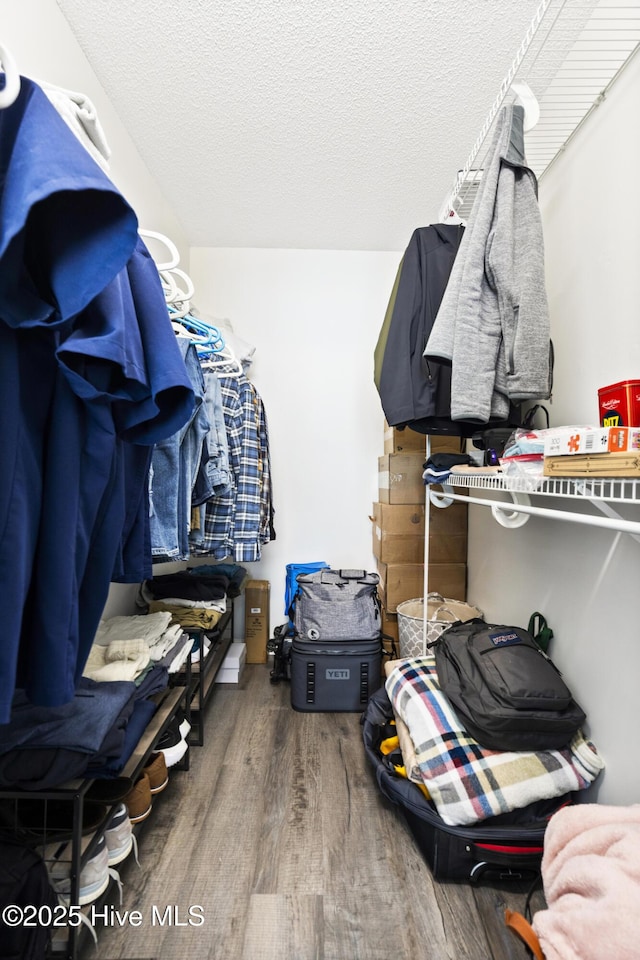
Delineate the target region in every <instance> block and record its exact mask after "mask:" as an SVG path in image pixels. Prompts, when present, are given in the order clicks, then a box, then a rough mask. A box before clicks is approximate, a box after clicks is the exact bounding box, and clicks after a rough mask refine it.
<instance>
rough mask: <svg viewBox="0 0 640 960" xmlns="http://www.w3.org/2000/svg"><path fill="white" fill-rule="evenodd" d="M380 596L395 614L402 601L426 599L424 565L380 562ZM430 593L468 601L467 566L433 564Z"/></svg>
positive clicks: (430, 576)
mask: <svg viewBox="0 0 640 960" xmlns="http://www.w3.org/2000/svg"><path fill="white" fill-rule="evenodd" d="M377 565H378V573H379V574H380V583H379V585H378V594H379V596H380V599H381V601H382V603H383V605H384V607H385V608H386V610H387V612H388V613H396V611H397V608H398V604H399V603H402V601H403V600H413V599H415V598H416V597H421V596H423V592H424V576H423V570H424V564H422V563H382V562H381V561H378V564H377ZM429 591H430V592H435V593H440V594H442V596H443V597H451V598H453V599H454V600H466V598H467V565H466V563H430V564H429Z"/></svg>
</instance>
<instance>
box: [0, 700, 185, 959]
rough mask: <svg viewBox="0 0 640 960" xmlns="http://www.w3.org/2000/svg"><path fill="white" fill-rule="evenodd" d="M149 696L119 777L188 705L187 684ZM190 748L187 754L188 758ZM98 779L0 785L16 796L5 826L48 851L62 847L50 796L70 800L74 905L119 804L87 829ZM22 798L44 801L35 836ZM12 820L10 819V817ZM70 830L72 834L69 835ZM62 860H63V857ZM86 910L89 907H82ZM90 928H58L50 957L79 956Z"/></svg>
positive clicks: (67, 857)
mask: <svg viewBox="0 0 640 960" xmlns="http://www.w3.org/2000/svg"><path fill="white" fill-rule="evenodd" d="M150 699H152V700H154V701H155V702H156V703H157V705H158V708H157V710H156V712H155V713H154V715H153V717H152V718H151V721H150V722H149V724H148V725H147V727H146V729H145V731H144V733H143V735H142V737H141V738H140V740H139V741H138V744H137V745H136V748H135V750H134V751H133V753H132V754H131V756H130V758H129V760H128V761H127V763H126V764H125V766H124V767H123V769H122V770H121V771H120V774H119V775H120V776H122V777H130V778H131V779H132V780H133V781H134V782H135V780H136V779H137V777H138V776H139V774H140V773H141V772H142V770H143V768H144V766H145V764H146V763H147V761H148V760H149V757H150V756H151V754H152V753H153V750H154V747H155V745H156V743H157V742H158V740H159V738H160V737H161V736H162V734H163V733H164V732H165V730H166V729H167V727H168V726H169V724H170V723H171V721H172V719H173V717H174V716H175V714H176V712H177V711H178V710H179V709H180V708H181V706H182V707H183V708H184V709H185V711H186V707H187V700H188V691H187V688H186V687H185V686H182V685H181V686H174V687H167V688H166V689H165V690H162V691H159V692H158V693H156V694H154V695H153V696H152V697H151V698H150ZM188 755H189V754H188V751H187V754H186V756H187V757H188ZM93 782H94V781H93V780H92V779H89V778H87V779H76V780H70V781H69V782H68V783H65V784H61V785H60V786H57V787H52V788H50V789H47V790H17V789H15V790H0V800H8V801H13V804H12V810H13V814H12V817H11V818H8V817H3V820H4V821H5V822H3V823H2V825H1V826H2V829H4V830H5V832H6V831H10V832H13V833H15V834H16V835H17V836H19V837H20V838H21V839H24V842H26V843H28V844H29V845H30V846H33V847H37V848H38V849H39V850H40V851H42V850H43V849H44V850H45V857H44V859H45V862H46V856H47V853H46V851H47V850H49V849H50V848H51V847H53V848H55V849H57V850H59V848H60V847H61V841H60V840H59V838H58V840H57V839H56V834H60V831H59V830H54V829H53V828H50V827H49V825H48V823H47V801H57V802H58V803H59V802H60V801H67V802H68V803H69V804H71V805H72V812H71V817H70V820H71V829H70V831H67V833H66V838H65V840H64V843H66V844H67V848H68V853H65V854H64V857H63V859H64V862H69V864H70V893H69V904H70V905H74V904H77V903H79V900H80V874H81V872H82V868H83V866H84V865H85V864H86V863H87V861H88V860H89V859H90V858H91V857H92V856H93V854H94V853H95V852H96V848H97V846H98V844H99V842H100V840H101V838H102V836H103V834H104V832H105V830H106V828H107V827H108V825H109V823H110V822H111V819H112V817H113V813H114V810H115V807H116V806H117V803H112V804H109V803H107V804H106V805H107V807H108V812H107V814H106V815H105V817H104V818H103V820H102V821H101V823H99V824H98V825H97V826H96V828H95V830H94V832H93V833H92V834H91V835H90V836H85V835H84V834H83V827H82V825H83V814H84V803H85V800H86V796H87V793H88V791H89V789H90V787H91V785H92V783H93ZM21 800H38V801H40V802H41V803H42V829H41V830H40V829H38V831H37V836H36V835H35V834H34V831H29V836H28V837H24V836H23V834H24V830H23V829H22V828H21V827H20V820H19V804H20V801H21ZM9 820H10V821H11V822H9ZM69 834H70V835H69ZM58 859H62V858H61V857H60V856H59V857H58ZM110 888H111V883H109V885H108V886H107V889H106V890H105V892H104V893H103V894H102V895H101V896H100V897H99V898H97V899H96V900H95V901H93V904H92V905H93V906H95V905H96V904H100V903H101V902H103V901H104V900H106V898H107V895H108V892H109V890H110ZM83 910H85V912H86V908H83ZM86 932H87V928H86V927H85V926H84V925H81V926H80V927H75V926H69V927H66V928H59V929H58V930H57V931H56V935H55V936H54V937H53V938H52V943H51V948H50V956H51V957H52V958H53V957H55V958H57V960H75V958H76V957H77V955H78V949H79V946H80V943H81V941H82V939H83V938H84V936H85V934H86Z"/></svg>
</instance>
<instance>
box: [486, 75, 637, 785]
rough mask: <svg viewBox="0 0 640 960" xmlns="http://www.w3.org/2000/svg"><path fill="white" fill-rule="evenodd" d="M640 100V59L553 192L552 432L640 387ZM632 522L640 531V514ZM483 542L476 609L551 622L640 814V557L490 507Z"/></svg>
mask: <svg viewBox="0 0 640 960" xmlns="http://www.w3.org/2000/svg"><path fill="white" fill-rule="evenodd" d="M639 93H640V57H636V59H635V62H633V63H632V64H631V65H630V66H629V67H628V68H627V70H626V71H625V72H624V73H623V74H622V75H621V76H620V78H619V79H618V80H617V82H616V83H615V84H614V86H613V88H612V89H611V91H610V93H609V94H608V96H607V98H606V100H605V101H604V102H603V103H602V104H601V106H600V107H598V108H597V110H596V111H595V112H594V114H593V115H592V116H591V117H590V118H589V120H588V121H587V122H586V123H585V125H584V126H583V127H582V129H581V130H580V131H579V132H578V133H577V134H576V136H575V137H574V139H573V140H572V142H571V143H570V144H569V146H568V147H567V149H566V151H565V152H564V154H563V155H561V156H560V157H559V159H558V160H557V161H556V162H555V163H554V164H553V166H552V167H551V168H550V169H549V171H548V172H547V174H546V175H545V176H544V177H543V178H542V181H541V185H540V203H541V209H542V214H543V222H544V230H545V246H546V271H547V289H548V294H549V300H550V309H551V319H552V336H553V340H554V344H555V350H556V364H555V386H554V395H553V403H552V405H551V406H550V412H551V416H552V424H562V423H569V424H571V423H588V422H594V423H597V419H598V406H597V391H598V387H602V386H605V385H607V384H610V383H615V382H617V381H619V380H626V379H635V378H638V377H639V376H640V323H639V321H638V313H639V310H640V269H639V268H638V264H639V263H640V235H639V233H638V217H639V214H640V204H639V202H638V191H637V188H636V185H635V184H636V169H635V168H636V166H637V156H638V150H639V148H640V128H639V127H638V124H637V123H635V122H634V121H633V118H634V117H635V116H636V115H637V103H638V96H639ZM544 505H546V506H548V505H550V504H549V501H546V502H544ZM585 509H587V508H586V507H585ZM620 512H621V513H622V514H623V515H624V516H627V517H629V518H633V519H640V514H639V511H638V509H636V508H631V507H627V508H623V509H621V510H620ZM469 533H470V545H469V595H470V597H471V598H472V599H473V601H474V602H475V603H478V604H479V606H480V607H482V608H483V610H484V611H485V614H486V616H487V617H488V618H492V619H499V620H501V621H502V622H507V623H514V624H521V625H524V626H526V624H527V621H528V618H529V614H530V613H531V612H533V611H534V610H540V611H542V612H543V613H544V614H545V615H546V616H547V619H548V620H549V622H550V624H551V626H552V628H553V629H554V632H555V639H554V640H553V642H552V643H553V645H552V647H551V653H552V656H553V658H554V661H555V662H556V663H557V664H558V666H559V667H560V669H561V670H562V671H563V673H564V675H565V678H566V679H567V681H568V682H569V685H570V686H571V687H572V689H573V692H574V695H575V696H576V698H577V699H578V700H579V702H580V703H581V704H582V706H583V708H584V709H585V710H586V712H587V715H588V718H589V725H588V729H589V731H590V733H591V736H592V738H593V741H594V743H595V744H596V746H597V747H598V750H599V751H600V753H601V754H602V756H603V758H604V760H605V762H606V764H607V769H606V771H605V773H604V776H602V777H601V779H600V782H599V785H598V788H597V790H596V791H595V792H594V793H593V796H594V797H595V796H597V797H598V799H599V800H600V801H601V802H608V803H631V802H637V801H638V798H639V797H640V767H639V766H638V764H637V763H636V757H635V749H634V744H635V731H636V725H637V710H636V704H637V702H638V693H637V685H638V677H640V642H639V641H640V630H639V628H638V615H637V603H636V600H637V594H636V590H637V589H638V575H639V573H640V543H638V542H637V541H635V540H633V539H631V538H630V537H628V536H626V535H624V534H616V533H614V532H604V531H599V530H595V529H593V528H589V527H583V526H576V525H574V524H570V523H561V522H557V521H556V522H553V521H546V520H542V519H539V518H532V519H531V520H530V521H529V522H528V523H527V524H526V525H525V526H524V527H522V528H521V529H519V530H504V529H503V528H501V527H500V526H498V525H497V524H496V523H495V522H494V521H493V520H492V518H491V516H490V513H489V511H487V510H485V509H484V508H481V507H475V508H472V509H471V510H470V522H469Z"/></svg>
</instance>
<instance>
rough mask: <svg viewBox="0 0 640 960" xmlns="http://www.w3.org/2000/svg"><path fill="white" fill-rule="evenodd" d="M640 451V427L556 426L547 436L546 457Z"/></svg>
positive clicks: (545, 444)
mask: <svg viewBox="0 0 640 960" xmlns="http://www.w3.org/2000/svg"><path fill="white" fill-rule="evenodd" d="M627 451H640V427H567V428H566V429H563V428H562V427H556V428H555V429H554V430H553V431H552V432H550V434H549V436H547V437H546V438H545V442H544V455H545V457H563V456H568V455H571V454H576V453H582V454H584V453H625V452H627Z"/></svg>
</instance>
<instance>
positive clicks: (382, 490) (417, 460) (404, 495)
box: [378, 453, 425, 503]
mask: <svg viewBox="0 0 640 960" xmlns="http://www.w3.org/2000/svg"><path fill="white" fill-rule="evenodd" d="M423 472H424V454H423V453H385V454H384V456H382V457H378V500H379V501H380V503H424V501H425V484H424V481H423V479H422V474H423Z"/></svg>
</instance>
